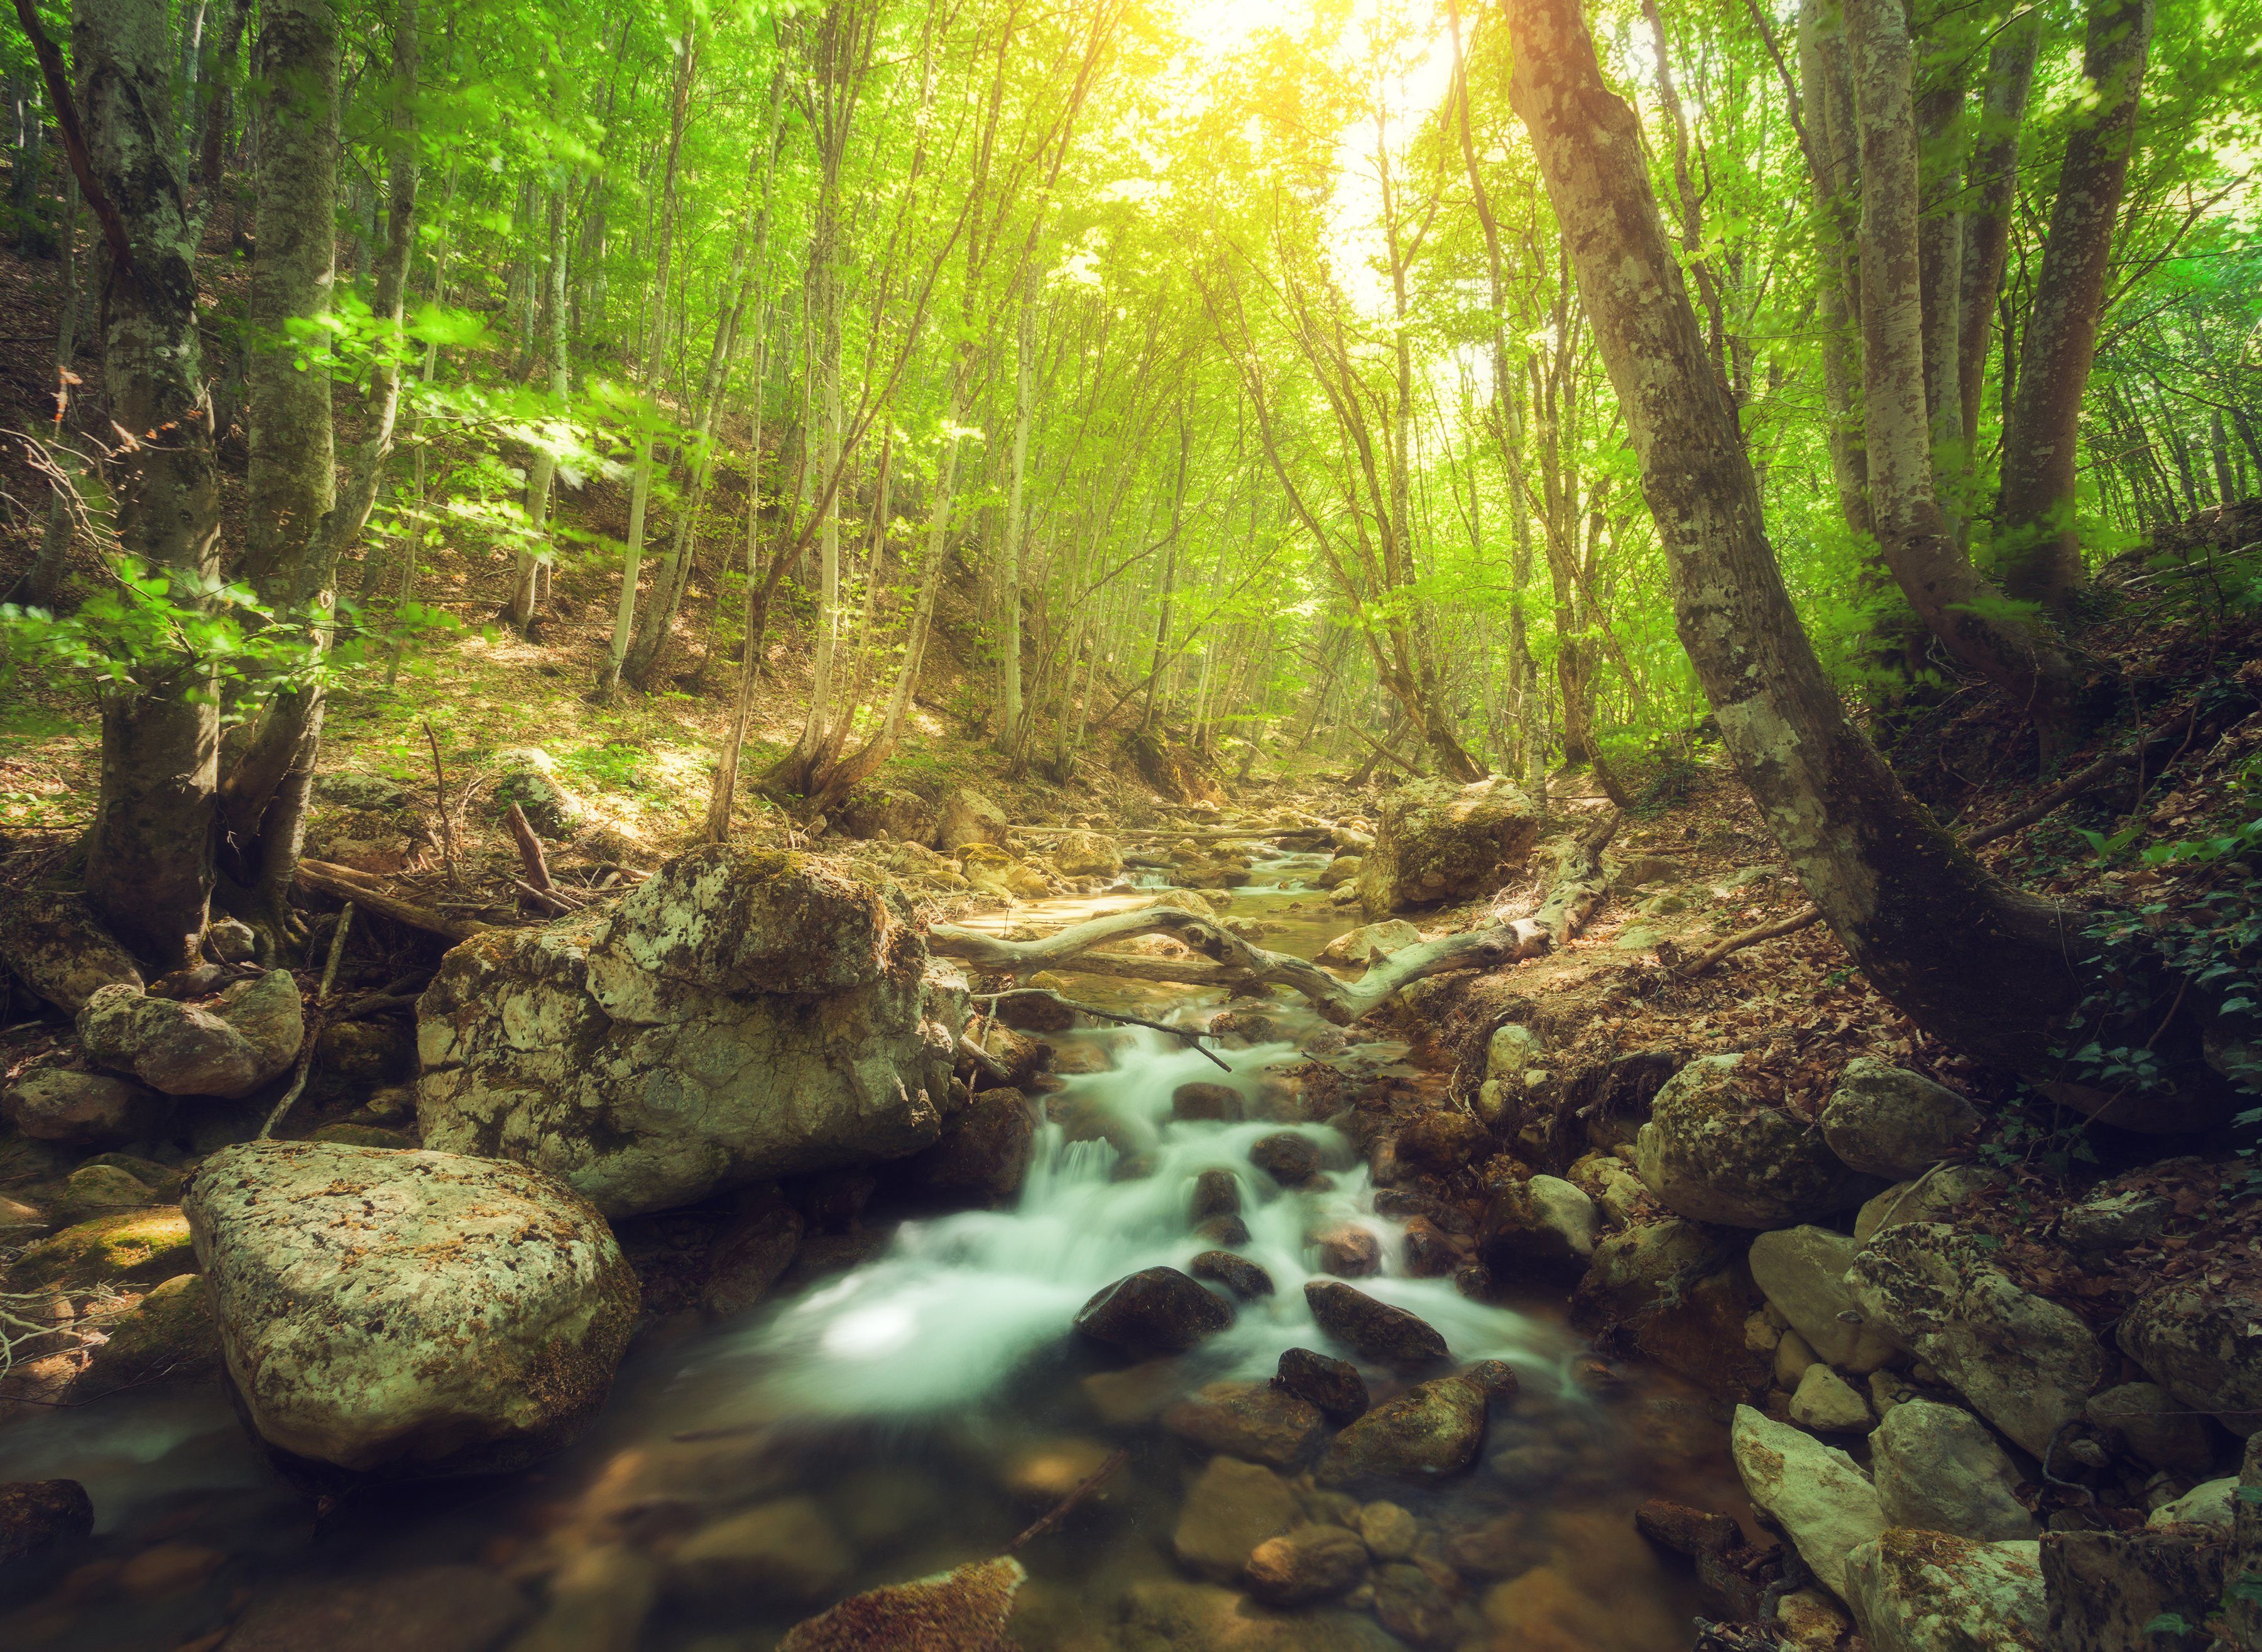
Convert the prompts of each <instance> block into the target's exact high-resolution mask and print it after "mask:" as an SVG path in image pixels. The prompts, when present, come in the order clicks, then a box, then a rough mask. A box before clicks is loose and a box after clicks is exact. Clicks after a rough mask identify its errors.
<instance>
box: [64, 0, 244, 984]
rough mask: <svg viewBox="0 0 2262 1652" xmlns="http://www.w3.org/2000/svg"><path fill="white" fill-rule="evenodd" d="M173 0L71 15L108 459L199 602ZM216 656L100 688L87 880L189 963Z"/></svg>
mask: <svg viewBox="0 0 2262 1652" xmlns="http://www.w3.org/2000/svg"><path fill="white" fill-rule="evenodd" d="M166 11H167V8H166V4H165V0H82V4H80V5H79V6H78V7H77V9H76V17H75V18H73V20H72V25H71V36H72V47H73V52H74V55H75V56H76V60H77V69H78V73H79V77H80V87H81V90H80V94H79V101H80V107H81V108H82V109H83V111H84V117H85V119H84V146H85V167H86V174H85V178H84V179H83V182H86V183H88V184H90V189H89V192H88V193H89V198H88V205H89V206H90V207H92V208H93V211H94V216H95V219H96V221H97V223H100V224H102V225H103V226H104V236H105V239H106V240H107V241H108V242H109V246H110V259H109V267H108V269H107V270H106V271H105V272H104V278H103V280H104V293H103V308H102V315H103V329H102V331H103V339H102V346H103V362H102V367H103V379H104V387H105V389H106V390H107V392H108V396H109V403H110V405H109V409H108V411H109V414H110V416H111V418H112V420H113V421H114V422H115V423H116V424H117V426H118V428H119V429H120V430H122V431H124V432H126V434H127V435H128V436H132V437H133V438H134V440H133V442H132V443H131V444H122V451H120V452H119V454H118V457H117V458H115V459H114V460H113V461H112V464H111V465H109V466H108V471H109V474H108V477H107V479H106V480H108V483H109V486H110V491H111V495H112V499H113V500H114V501H115V512H116V525H117V530H118V543H119V549H120V550H122V551H123V552H125V553H126V555H127V556H129V557H133V558H137V559H140V561H141V562H142V563H144V564H145V565H147V566H148V567H149V569H150V570H151V571H153V572H155V573H157V574H162V575H164V576H166V577H167V579H168V580H169V584H170V592H169V598H170V600H171V601H172V602H174V603H176V604H177V605H179V606H181V607H183V608H186V609H189V610H202V609H203V608H204V607H205V604H206V602H207V601H208V600H209V599H208V598H207V597H206V595H205V591H206V590H207V589H208V588H209V586H210V584H211V582H212V581H213V580H215V579H216V578H217V577H218V575H219V573H220V488H219V480H218V477H217V475H216V474H215V472H214V467H213V444H212V407H211V404H210V402H209V401H207V400H206V399H205V391H204V361H203V352H202V350H201V348H200V341H199V340H198V335H197V275H196V239H195V226H194V224H193V223H192V221H191V219H190V216H189V213H188V210H187V206H186V204H185V193H186V191H185V186H184V180H183V178H182V177H181V171H180V168H179V165H178V164H177V162H176V159H175V156H174V153H173V145H172V143H171V141H170V133H171V129H172V128H171V122H170V120H169V119H168V118H167V109H168V104H169V99H168V97H167V86H168V83H169V78H170V76H171V72H172V51H171V41H170V40H169V37H168V32H167V28H166V23H167V17H166ZM214 689H215V683H214V681H213V667H212V663H211V661H210V660H207V659H205V658H204V657H202V656H201V655H198V654H197V653H192V652H188V651H186V650H184V651H183V652H181V653H155V652H153V653H152V654H150V655H149V656H148V657H145V658H142V659H140V660H134V661H133V675H132V678H131V680H130V681H127V682H120V683H119V684H117V685H116V686H114V687H112V688H111V689H107V690H105V691H104V696H103V702H102V781H101V792H100V796H99V797H98V799H97V804H96V808H95V821H94V830H93V833H92V834H91V836H90V839H89V841H88V845H87V866H86V885H87V894H88V896H89V898H90V899H91V900H92V901H93V903H94V906H95V909H96V911H97V913H100V914H101V916H102V919H103V920H104V922H105V923H107V924H108V925H109V926H110V927H111V929H112V933H114V934H116V935H117V936H118V938H119V940H121V941H125V942H126V944H127V945H129V946H131V947H132V948H133V949H134V950H136V951H137V952H140V953H141V954H142V955H143V956H145V957H146V958H147V959H148V961H150V962H151V963H155V965H157V966H158V967H159V968H160V969H163V970H171V969H177V968H181V967H183V966H185V965H187V964H190V963H194V962H195V960H196V957H197V955H198V948H199V946H200V944H201V942H202V941H203V937H204V927H205V910H206V903H207V901H208V899H209V898H210V894H211V891H212V832H213V812H212V799H213V788H214V786H215V785H216V784H217V783H218V779H219V751H220V707H219V697H218V696H217V694H216V693H215V692H214Z"/></svg>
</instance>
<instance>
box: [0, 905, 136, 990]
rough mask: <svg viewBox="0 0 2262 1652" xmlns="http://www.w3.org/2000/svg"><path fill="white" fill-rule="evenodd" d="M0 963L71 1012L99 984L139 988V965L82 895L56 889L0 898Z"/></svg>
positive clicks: (32, 987)
mask: <svg viewBox="0 0 2262 1652" xmlns="http://www.w3.org/2000/svg"><path fill="white" fill-rule="evenodd" d="M0 964H5V965H6V966H7V967H8V968H9V969H10V970H12V971H14V973H15V976H16V978H17V979H18V980H19V981H21V982H22V983H23V984H24V985H25V986H27V987H29V988H31V989H32V992H36V993H38V994H39V995H40V997H41V998H43V999H47V1002H48V1003H50V1004H53V1005H54V1006H55V1007H56V1008H57V1009H60V1010H64V1011H67V1012H68V1013H69V1014H74V1015H76V1014H78V1012H79V1011H80V1010H82V1009H83V1008H84V1007H85V1006H86V1001H87V999H90V998H92V997H93V996H94V995H95V993H96V992H98V991H99V990H100V989H102V988H103V987H105V986H124V987H129V988H131V989H132V990H133V991H134V992H140V990H141V970H140V967H139V966H138V965H136V964H135V963H134V962H133V958H132V956H129V955H128V954H127V952H126V949H125V948H123V947H121V946H119V944H118V942H117V941H114V940H112V938H111V934H110V932H109V931H108V930H107V929H105V928H104V927H102V924H101V921H100V920H98V919H97V918H96V917H95V915H94V908H93V907H91V906H90V905H88V904H87V900H86V897H85V896H83V895H80V894H76V893H72V892H68V891H60V890H30V891H18V892H14V893H11V895H10V896H9V897H8V898H7V899H6V900H5V901H0Z"/></svg>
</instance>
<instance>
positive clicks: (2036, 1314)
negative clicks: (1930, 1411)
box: [1847, 1222, 2105, 1457]
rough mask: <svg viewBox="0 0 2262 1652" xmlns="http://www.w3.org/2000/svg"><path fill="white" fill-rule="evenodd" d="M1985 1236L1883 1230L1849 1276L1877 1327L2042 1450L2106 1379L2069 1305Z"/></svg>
mask: <svg viewBox="0 0 2262 1652" xmlns="http://www.w3.org/2000/svg"><path fill="white" fill-rule="evenodd" d="M1988 1258H1989V1252H1988V1250H1987V1248H1986V1246H1985V1244H1984V1242H1983V1240H1982V1238H1981V1237H1980V1236H1978V1235H1974V1234H1966V1233H1961V1232H1959V1231H1957V1230H1956V1229H1954V1228H1951V1227H1949V1226H1947V1225H1946V1224H1945V1223H1936V1222H1913V1223H1904V1224H1902V1225H1900V1226H1898V1227H1891V1228H1887V1229H1885V1230H1884V1231H1883V1232H1881V1233H1879V1234H1877V1236H1876V1237H1873V1238H1872V1239H1871V1240H1870V1241H1869V1244H1867V1245H1866V1246H1864V1247H1863V1248H1862V1251H1861V1252H1860V1253H1859V1254H1857V1255H1856V1256H1855V1259H1854V1265H1853V1266H1852V1267H1851V1268H1850V1269H1849V1270H1848V1273H1847V1282H1848V1284H1849V1285H1850V1286H1851V1287H1852V1288H1853V1292H1854V1301H1855V1310H1856V1311H1857V1312H1859V1313H1860V1314H1861V1315H1862V1318H1863V1320H1864V1322H1865V1324H1867V1325H1868V1326H1869V1329H1871V1330H1873V1331H1877V1333H1878V1334H1880V1335H1882V1336H1884V1337H1885V1338H1889V1339H1890V1340H1891V1341H1892V1342H1893V1343H1894V1345H1896V1346H1898V1347H1901V1348H1904V1349H1905V1350H1907V1351H1908V1352H1909V1353H1913V1354H1914V1355H1916V1357H1917V1358H1919V1359H1920V1360H1925V1361H1927V1362H1928V1363H1929V1364H1930V1365H1931V1366H1932V1367H1933V1369H1934V1370H1935V1371H1937V1372H1938V1373H1939V1374H1940V1376H1941V1381H1945V1382H1947V1383H1948V1384H1949V1386H1950V1387H1952V1388H1954V1389H1956V1392H1957V1393H1959V1394H1961V1395H1963V1397H1964V1398H1965V1399H1967V1400H1969V1401H1970V1402H1971V1404H1972V1407H1973V1409H1974V1410H1977V1411H1978V1413H1979V1414H1980V1415H1981V1416H1982V1417H1985V1418H1986V1419H1987V1420H1988V1421H1989V1422H1991V1423H1992V1424H1994V1425H1995V1426H1996V1427H1997V1428H1999V1429H2000V1430H2002V1431H2003V1432H2004V1433H2006V1434H2007V1435H2009V1436H2010V1438H2011V1439H2013V1440H2014V1441H2016V1442H2017V1443H2018V1444H2019V1445H2021V1446H2024V1447H2025V1448H2026V1449H2027V1450H2028V1451H2029V1452H2031V1453H2033V1454H2035V1456H2037V1457H2039V1456H2041V1455H2042V1453H2043V1452H2045V1451H2047V1450H2048V1449H2049V1444H2050V1440H2051V1439H2052V1438H2053V1437H2054V1436H2055V1435H2056V1434H2057V1432H2058V1430H2059V1429H2061V1428H2063V1427H2064V1425H2066V1424H2067V1423H2070V1422H2071V1421H2073V1420H2074V1419H2075V1418H2078V1417H2080V1416H2081V1414H2082V1410H2083V1408H2084V1406H2085V1404H2086V1402H2087V1401H2088V1399H2089V1396H2091V1395H2093V1394H2094V1393H2095V1392H2096V1391H2097V1390H2098V1389H2099V1388H2100V1387H2101V1386H2103V1383H2104V1379H2105V1355H2104V1351H2103V1350H2102V1349H2101V1348H2100V1347H2099V1346H2098V1345H2097V1338H2095V1337H2094V1336H2093V1335H2092V1334H2091V1332H2090V1330H2089V1327H2088V1326H2087V1325H2086V1324H2083V1323H2082V1321H2081V1319H2080V1317H2078V1315H2076V1314H2075V1313H2074V1312H2073V1311H2072V1310H2071V1309H2067V1308H2064V1307H2061V1306H2059V1305H2058V1304H2057V1303H2056V1302H2050V1301H2049V1300H2048V1299H2047V1298H2045V1297H2041V1296H2037V1295H2035V1294H2034V1293H2033V1292H2031V1291H2029V1290H2027V1289H2025V1288H2022V1287H2021V1286H2019V1285H2017V1284H2014V1283H2013V1281H2012V1280H2010V1279H2009V1278H2008V1277H2006V1275H2005V1274H2004V1273H2002V1272H2001V1271H2000V1270H1999V1269H1998V1268H1996V1267H1995V1266H1992V1263H1991V1262H1990V1261H1989V1259H1988Z"/></svg>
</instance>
